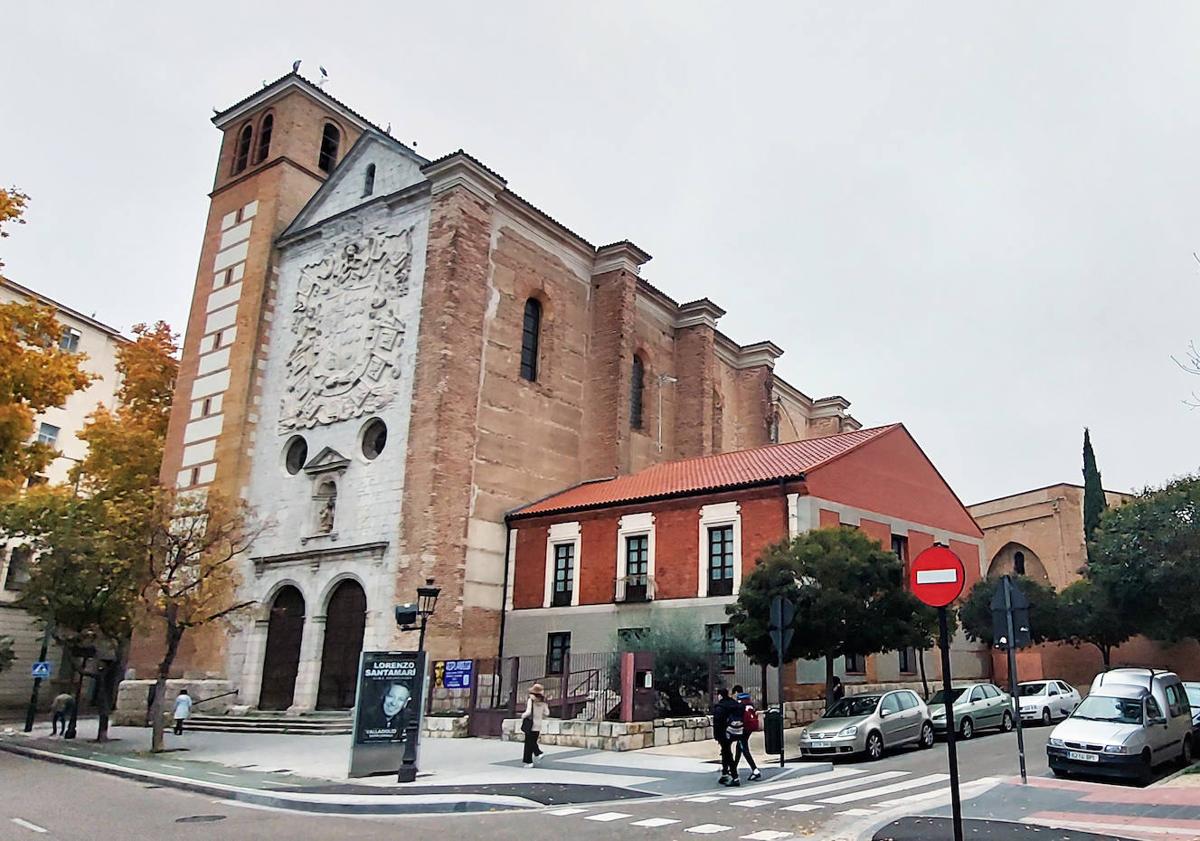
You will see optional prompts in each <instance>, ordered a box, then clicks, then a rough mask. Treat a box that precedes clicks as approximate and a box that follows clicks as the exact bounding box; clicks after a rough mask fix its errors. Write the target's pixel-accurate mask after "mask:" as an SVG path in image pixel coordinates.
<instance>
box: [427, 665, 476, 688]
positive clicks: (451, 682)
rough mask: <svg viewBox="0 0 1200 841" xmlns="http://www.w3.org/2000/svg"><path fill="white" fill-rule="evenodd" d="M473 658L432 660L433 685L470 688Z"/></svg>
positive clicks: (473, 666)
mask: <svg viewBox="0 0 1200 841" xmlns="http://www.w3.org/2000/svg"><path fill="white" fill-rule="evenodd" d="M474 670H475V661H474V660H434V661H433V685H434V686H436V687H437V688H439V689H470V688H471V675H472V674H473V673H474Z"/></svg>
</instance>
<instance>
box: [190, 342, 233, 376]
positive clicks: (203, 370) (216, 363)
mask: <svg viewBox="0 0 1200 841" xmlns="http://www.w3.org/2000/svg"><path fill="white" fill-rule="evenodd" d="M228 367H229V348H222V349H221V350H214V351H213V352H212V353H205V354H202V355H201V356H200V361H199V362H198V363H197V364H196V373H197V375H199V376H204V375H205V374H211V373H212V372H213V371H220V370H221V369H222V368H228Z"/></svg>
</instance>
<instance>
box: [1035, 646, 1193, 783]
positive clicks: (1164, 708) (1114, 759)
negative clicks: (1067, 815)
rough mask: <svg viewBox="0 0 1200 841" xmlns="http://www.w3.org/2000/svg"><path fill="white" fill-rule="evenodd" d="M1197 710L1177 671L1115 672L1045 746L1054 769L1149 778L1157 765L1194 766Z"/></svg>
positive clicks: (1101, 679) (1095, 684)
mask: <svg viewBox="0 0 1200 841" xmlns="http://www.w3.org/2000/svg"><path fill="white" fill-rule="evenodd" d="M1193 748H1194V746H1193V744H1192V710H1191V707H1190V706H1189V704H1188V699H1187V693H1186V692H1185V691H1184V688H1183V683H1182V682H1181V681H1180V680H1179V676H1178V675H1176V674H1175V673H1174V672H1167V671H1158V670H1155V669H1112V670H1110V671H1107V672H1101V673H1100V674H1098V675H1096V678H1095V680H1093V681H1092V689H1091V693H1090V694H1089V695H1088V697H1086V698H1084V699H1083V702H1082V703H1080V705H1079V706H1078V707H1076V708H1075V711H1074V712H1072V713H1071V715H1070V716H1069V717H1068V718H1067V720H1066V721H1064V722H1063V723H1062V724H1060V725H1058V726H1057V727H1055V728H1054V731H1053V732H1052V733H1051V734H1050V741H1049V742H1048V743H1047V744H1046V755H1047V757H1048V758H1049V761H1050V770H1052V771H1053V772H1054V774H1055V775H1056V776H1059V777H1065V776H1066V775H1067V774H1068V773H1070V772H1072V771H1074V772H1078V773H1083V774H1098V775H1107V776H1119V777H1134V778H1138V779H1141V780H1149V779H1150V776H1151V774H1152V772H1153V769H1154V766H1156V765H1161V764H1162V763H1164V762H1170V761H1172V760H1178V761H1180V762H1182V763H1184V765H1191V764H1192V751H1193Z"/></svg>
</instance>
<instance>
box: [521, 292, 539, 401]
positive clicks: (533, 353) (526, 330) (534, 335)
mask: <svg viewBox="0 0 1200 841" xmlns="http://www.w3.org/2000/svg"><path fill="white" fill-rule="evenodd" d="M541 334H542V303H541V301H539V300H538V299H537V298H530V299H529V300H528V301H526V302H525V320H524V321H523V323H522V325H521V377H522V378H523V379H526V380H529V381H530V382H535V381H536V380H537V375H538V345H539V343H540V342H541Z"/></svg>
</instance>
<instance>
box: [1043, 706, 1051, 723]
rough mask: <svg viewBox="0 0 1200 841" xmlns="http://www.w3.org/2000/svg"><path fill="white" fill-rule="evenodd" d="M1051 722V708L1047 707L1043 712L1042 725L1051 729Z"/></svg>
mask: <svg viewBox="0 0 1200 841" xmlns="http://www.w3.org/2000/svg"><path fill="white" fill-rule="evenodd" d="M1050 721H1051V716H1050V708H1049V707H1046V708H1044V709H1043V710H1042V724H1043V725H1044V726H1046V727H1049V726H1050Z"/></svg>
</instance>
